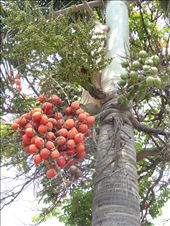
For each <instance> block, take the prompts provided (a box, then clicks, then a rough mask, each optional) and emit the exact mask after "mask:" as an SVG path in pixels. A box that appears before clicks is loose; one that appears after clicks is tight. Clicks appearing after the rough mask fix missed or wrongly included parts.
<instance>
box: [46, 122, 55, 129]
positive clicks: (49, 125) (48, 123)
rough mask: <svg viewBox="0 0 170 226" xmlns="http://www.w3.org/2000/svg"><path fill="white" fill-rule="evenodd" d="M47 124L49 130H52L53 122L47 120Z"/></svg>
mask: <svg viewBox="0 0 170 226" xmlns="http://www.w3.org/2000/svg"><path fill="white" fill-rule="evenodd" d="M46 126H47V128H48V130H52V129H53V127H54V126H53V124H52V122H47V124H46Z"/></svg>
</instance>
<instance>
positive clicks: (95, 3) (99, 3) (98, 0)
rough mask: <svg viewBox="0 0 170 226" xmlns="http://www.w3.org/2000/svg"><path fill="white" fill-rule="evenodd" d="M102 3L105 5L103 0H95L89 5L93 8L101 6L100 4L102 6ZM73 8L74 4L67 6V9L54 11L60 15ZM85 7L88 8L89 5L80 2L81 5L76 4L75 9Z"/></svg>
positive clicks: (56, 14)
mask: <svg viewBox="0 0 170 226" xmlns="http://www.w3.org/2000/svg"><path fill="white" fill-rule="evenodd" d="M102 5H103V1H102V0H95V1H91V2H88V6H89V7H91V8H94V7H99V6H102ZM89 7H88V8H89ZM71 8H72V6H70V7H68V8H66V9H61V10H58V11H56V12H54V15H55V16H59V15H61V14H66V13H67V12H68V10H70V9H71ZM84 9H87V6H86V5H85V4H84V3H82V4H79V5H75V9H74V11H75V12H77V11H79V10H84ZM88 12H89V11H88Z"/></svg>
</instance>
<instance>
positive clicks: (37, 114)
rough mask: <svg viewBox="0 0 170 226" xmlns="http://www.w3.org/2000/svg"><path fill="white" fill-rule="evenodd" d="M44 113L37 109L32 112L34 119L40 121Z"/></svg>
mask: <svg viewBox="0 0 170 226" xmlns="http://www.w3.org/2000/svg"><path fill="white" fill-rule="evenodd" d="M41 116H42V113H41V112H40V111H36V112H34V113H33V114H32V120H33V121H39V120H40V119H41Z"/></svg>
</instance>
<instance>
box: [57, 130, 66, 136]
mask: <svg viewBox="0 0 170 226" xmlns="http://www.w3.org/2000/svg"><path fill="white" fill-rule="evenodd" d="M67 134H68V130H67V129H65V128H62V129H60V130H58V132H57V135H58V136H63V137H67Z"/></svg>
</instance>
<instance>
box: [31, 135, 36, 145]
mask: <svg viewBox="0 0 170 226" xmlns="http://www.w3.org/2000/svg"><path fill="white" fill-rule="evenodd" d="M37 137H38V136H33V137H32V138H31V144H35V139H36V138H37Z"/></svg>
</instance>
